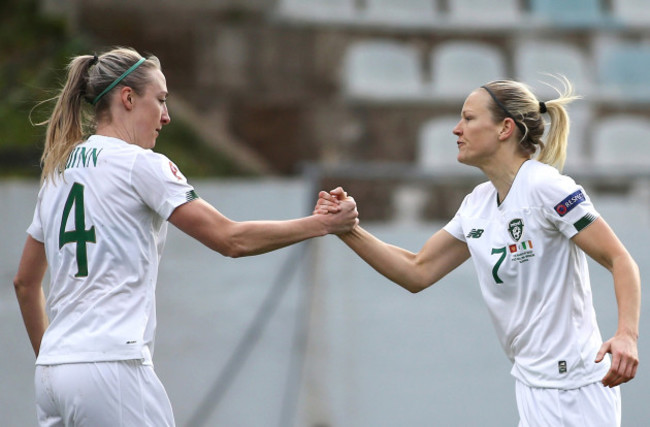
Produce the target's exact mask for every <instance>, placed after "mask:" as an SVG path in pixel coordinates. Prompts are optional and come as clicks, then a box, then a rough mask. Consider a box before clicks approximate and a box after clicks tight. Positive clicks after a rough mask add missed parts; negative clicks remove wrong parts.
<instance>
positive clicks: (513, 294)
mask: <svg viewBox="0 0 650 427" xmlns="http://www.w3.org/2000/svg"><path fill="white" fill-rule="evenodd" d="M597 217H598V213H597V212H596V211H595V210H594V207H593V205H592V204H591V202H590V200H589V198H588V197H587V195H586V194H585V192H584V190H583V189H582V187H580V186H578V185H577V184H576V183H575V182H574V181H573V180H572V179H571V178H569V177H567V176H563V175H561V174H560V173H559V172H558V171H557V170H556V169H555V168H553V167H551V166H548V165H545V164H542V163H540V162H537V161H535V160H528V161H526V162H524V163H523V165H522V166H521V168H520V170H519V171H518V173H517V176H516V177H515V180H514V182H513V184H512V187H511V189H510V191H509V193H508V195H507V196H506V198H505V200H504V201H503V202H502V203H501V204H498V196H497V191H496V188H495V187H494V186H493V185H492V183H491V182H486V183H483V184H481V185H479V186H477V187H476V188H475V189H474V191H473V192H472V193H471V194H469V195H468V196H467V197H465V200H463V203H462V204H461V206H460V208H459V210H458V212H457V213H456V215H455V217H454V218H453V219H452V220H451V221H450V222H449V223H448V224H447V225H446V226H445V227H444V229H445V230H446V231H447V232H449V233H450V234H451V235H453V236H454V237H456V238H457V239H459V240H461V241H463V242H465V243H466V244H467V246H468V248H469V251H470V254H471V257H472V260H473V262H474V267H475V269H476V272H477V275H478V279H479V284H480V288H481V293H482V294H483V298H484V300H485V302H486V304H487V307H488V311H489V313H490V316H491V318H492V321H493V324H494V326H495V329H496V332H497V335H498V337H499V340H500V343H501V346H502V347H503V349H504V351H505V353H506V355H507V356H508V358H509V359H510V360H511V361H512V362H513V368H512V372H511V373H512V375H513V376H514V377H515V378H517V379H518V380H520V381H522V382H523V383H525V384H527V385H529V386H531V387H551V388H559V389H572V388H578V387H581V386H584V385H586V384H590V383H594V382H596V381H599V380H600V379H602V377H603V376H605V374H606V372H607V370H608V369H609V359H607V358H606V359H605V360H604V361H603V362H601V363H599V364H596V363H595V362H594V360H595V358H596V353H597V352H598V350H599V348H600V346H601V344H602V338H601V334H600V331H599V328H598V325H597V322H596V315H595V311H594V307H593V302H592V294H591V285H590V282H589V271H588V268H587V259H586V256H585V254H584V252H583V251H582V250H580V248H578V247H577V245H576V244H575V243H573V241H572V240H571V237H573V236H574V235H576V234H577V233H578V232H580V231H581V230H582V229H584V228H585V227H587V226H589V224H591V223H592V222H593V221H595V220H596V218H597Z"/></svg>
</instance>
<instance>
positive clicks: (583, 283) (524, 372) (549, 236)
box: [314, 81, 641, 427]
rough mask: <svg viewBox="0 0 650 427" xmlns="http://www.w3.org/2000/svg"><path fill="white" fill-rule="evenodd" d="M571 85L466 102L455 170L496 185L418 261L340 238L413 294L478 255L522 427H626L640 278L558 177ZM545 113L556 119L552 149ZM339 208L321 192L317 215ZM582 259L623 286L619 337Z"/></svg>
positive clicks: (580, 197) (477, 196) (590, 209)
mask: <svg viewBox="0 0 650 427" xmlns="http://www.w3.org/2000/svg"><path fill="white" fill-rule="evenodd" d="M565 84H566V87H565V91H564V93H563V94H561V95H560V96H559V97H558V98H557V99H554V100H552V101H548V102H545V103H544V102H540V101H538V100H537V99H536V97H535V96H534V95H533V94H532V93H531V92H530V91H529V90H528V89H527V87H526V86H525V85H523V84H521V83H518V82H514V81H494V82H491V83H489V84H486V85H485V86H482V87H480V88H478V89H476V90H475V91H473V92H472V93H471V94H470V95H469V96H468V97H467V99H466V100H465V103H464V105H463V109H462V112H461V118H460V121H459V122H458V124H457V125H456V127H455V128H454V129H453V133H454V134H455V135H456V136H457V137H458V140H457V144H458V161H460V162H461V163H464V164H466V165H470V166H476V167H478V168H479V169H481V170H482V171H483V172H484V173H485V175H486V176H487V178H488V179H489V181H488V182H485V183H483V184H480V185H478V186H477V187H476V188H475V189H474V191H473V192H472V193H470V194H469V195H468V196H466V197H465V200H464V201H463V203H462V204H461V206H460V209H459V210H458V212H457V214H456V216H455V217H454V218H453V219H452V220H451V221H450V222H449V223H448V224H447V225H446V226H445V227H444V228H443V229H442V230H440V231H438V232H437V233H435V234H434V235H433V236H432V237H431V238H429V240H428V241H427V242H426V243H425V245H424V247H423V248H422V249H421V250H420V251H419V252H418V253H412V252H410V251H407V250H405V249H402V248H399V247H396V246H393V245H390V244H387V243H384V242H382V241H380V240H379V239H377V238H375V237H374V236H372V235H371V234H370V233H368V232H367V231H366V230H364V229H363V228H361V227H360V226H357V227H355V228H354V229H353V230H352V231H350V232H348V233H345V234H341V235H340V238H341V239H342V240H343V241H344V242H345V243H346V244H347V245H348V246H349V247H350V248H352V249H353V250H354V251H355V252H356V253H357V254H358V255H359V256H361V258H363V259H364V260H365V261H366V262H367V263H368V264H370V265H371V266H372V267H373V268H375V269H376V270H377V271H378V272H380V273H381V274H383V275H384V276H386V277H387V278H388V279H390V280H392V281H394V282H395V283H397V284H399V285H400V286H402V287H404V288H406V289H407V290H409V291H411V292H419V291H421V290H423V289H426V288H427V287H429V286H431V285H433V284H434V283H436V282H437V281H438V280H440V279H442V278H443V277H444V276H445V275H446V274H447V273H449V272H450V271H452V270H454V269H455V268H456V267H458V266H459V265H460V264H462V263H463V262H465V261H466V260H467V259H468V258H470V257H471V258H472V260H473V262H474V265H475V267H476V271H477V274H478V281H479V284H480V287H481V292H482V294H483V297H484V299H485V302H486V304H487V306H488V309H489V312H490V315H491V318H492V321H493V323H494V326H495V328H496V331H497V335H498V337H499V340H500V342H501V345H502V347H503V349H504V351H505V353H506V355H507V356H508V357H509V358H510V360H511V361H512V363H513V368H512V375H513V376H514V377H515V379H516V396H517V407H518V410H519V416H520V424H519V425H520V426H522V427H523V426H559V425H562V426H576V427H578V426H618V425H620V417H621V415H620V414H621V413H620V411H621V409H620V392H619V387H618V386H619V385H620V384H622V383H624V382H626V381H629V380H631V379H632V378H634V376H635V374H636V370H637V365H638V352H637V339H638V333H639V312H640V292H641V291H640V275H639V269H638V267H637V265H636V263H635V262H634V260H633V259H632V257H631V256H630V254H629V253H628V252H627V250H626V249H625V247H624V246H623V245H622V244H621V242H620V241H619V239H618V238H617V237H616V235H615V234H614V232H613V231H612V230H611V229H610V227H609V226H608V225H607V223H606V222H605V220H603V219H602V218H601V217H600V216H599V214H598V212H597V211H596V210H595V209H594V206H593V205H592V203H591V201H590V199H589V197H588V196H587V194H586V193H585V191H584V189H583V188H582V187H581V186H579V185H577V184H576V183H575V182H574V180H573V179H571V178H569V177H567V176H563V175H561V174H560V173H559V171H558V170H561V169H562V166H563V164H564V160H565V158H566V146H567V137H568V132H569V118H568V115H567V112H566V110H565V107H564V106H565V105H566V104H567V103H569V102H571V101H573V100H574V99H575V98H576V97H575V96H573V95H572V88H571V84H570V83H569V82H568V81H566V82H565ZM544 114H548V115H549V117H550V129H549V132H548V137H547V138H546V141H542V136H543V133H544V121H543V115H544ZM535 153H537V156H536V159H537V160H534V159H533V158H532V157H533V155H534V154H535ZM342 200H346V194H345V192H344V191H343V189H341V188H340V187H339V188H337V189H335V190H333V191H331V192H330V193H327V192H321V193H320V198H319V201H318V202H317V205H316V208H315V211H314V212H315V213H322V214H325V213H328V212H336V211H337V210H338V203H340V202H341V201H342ZM585 254H587V255H589V256H590V257H592V258H593V259H594V260H596V261H597V262H599V263H600V264H602V265H603V266H604V267H605V268H607V269H608V270H609V271H610V272H611V273H612V276H613V280H614V288H615V291H616V298H617V302H618V313H619V316H618V329H617V331H616V334H615V335H614V337H612V338H611V339H609V340H608V341H606V342H604V343H603V341H602V338H601V334H600V331H599V329H598V325H597V323H596V315H595V312H594V307H593V303H592V296H591V287H590V283H589V272H588V269H587V259H586V256H585ZM607 353H611V361H610V358H609V357H605V355H606V354H607Z"/></svg>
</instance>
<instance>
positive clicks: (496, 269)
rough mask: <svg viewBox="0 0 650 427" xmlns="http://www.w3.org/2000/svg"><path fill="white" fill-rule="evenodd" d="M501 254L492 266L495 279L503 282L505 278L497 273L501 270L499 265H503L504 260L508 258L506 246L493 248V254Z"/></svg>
mask: <svg viewBox="0 0 650 427" xmlns="http://www.w3.org/2000/svg"><path fill="white" fill-rule="evenodd" d="M494 254H501V256H500V257H499V260H498V261H497V262H496V264H494V267H493V268H492V277H494V281H495V282H497V283H499V284H500V283H503V280H501V278H500V277H499V275H498V274H497V273H498V272H499V267H501V264H502V263H503V260H504V259H506V247H505V246H504V247H502V248H492V254H491V255H494Z"/></svg>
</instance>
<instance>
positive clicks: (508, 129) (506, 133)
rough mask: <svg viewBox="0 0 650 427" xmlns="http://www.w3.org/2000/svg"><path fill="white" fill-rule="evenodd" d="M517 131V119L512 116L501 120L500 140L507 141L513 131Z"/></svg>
mask: <svg viewBox="0 0 650 427" xmlns="http://www.w3.org/2000/svg"><path fill="white" fill-rule="evenodd" d="M514 131H515V121H514V120H513V119H511V118H510V117H506V118H505V119H503V121H502V122H501V127H500V128H499V141H505V140H506V139H508V138H510V136H511V135H512V133H513V132H514Z"/></svg>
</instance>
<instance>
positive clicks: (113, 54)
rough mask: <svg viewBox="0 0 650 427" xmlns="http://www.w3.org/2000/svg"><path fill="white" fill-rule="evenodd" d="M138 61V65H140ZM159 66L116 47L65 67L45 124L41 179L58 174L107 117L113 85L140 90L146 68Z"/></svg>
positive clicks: (146, 75) (79, 58)
mask: <svg viewBox="0 0 650 427" xmlns="http://www.w3.org/2000/svg"><path fill="white" fill-rule="evenodd" d="M140 64H141V65H140ZM151 69H158V70H159V69H160V61H159V60H158V58H156V57H155V56H153V55H151V56H149V57H147V58H146V59H145V58H143V57H142V56H141V55H140V54H139V53H138V52H136V51H135V50H133V49H130V48H122V47H117V48H114V49H112V50H110V51H108V52H106V53H104V54H102V55H101V56H99V57H97V55H81V56H77V57H75V58H73V59H72V60H71V61H70V63H69V64H68V67H67V80H66V82H65V85H64V86H63V88H62V89H61V91H60V92H59V94H58V95H57V96H56V97H55V98H53V99H54V100H56V105H55V106H54V110H53V111H52V114H51V115H50V118H49V119H48V120H46V121H44V122H42V123H37V124H39V125H47V130H46V132H45V148H44V150H43V155H42V156H41V167H42V168H43V172H42V174H41V181H42V182H44V181H46V180H48V179H51V178H53V177H56V176H58V175H59V174H62V173H63V171H64V170H65V165H66V162H67V160H68V157H69V156H70V153H71V152H72V149H73V148H74V147H75V146H76V145H77V144H79V143H81V142H82V140H83V139H84V137H86V136H87V135H89V134H91V133H92V132H93V130H94V128H95V126H96V123H97V121H98V120H105V119H110V105H111V99H112V96H111V94H112V93H114V90H113V89H114V88H116V87H121V86H129V87H131V88H133V90H134V92H135V93H138V94H141V93H144V91H145V87H146V85H147V84H148V83H149V80H150V74H149V72H150V70H151Z"/></svg>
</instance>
